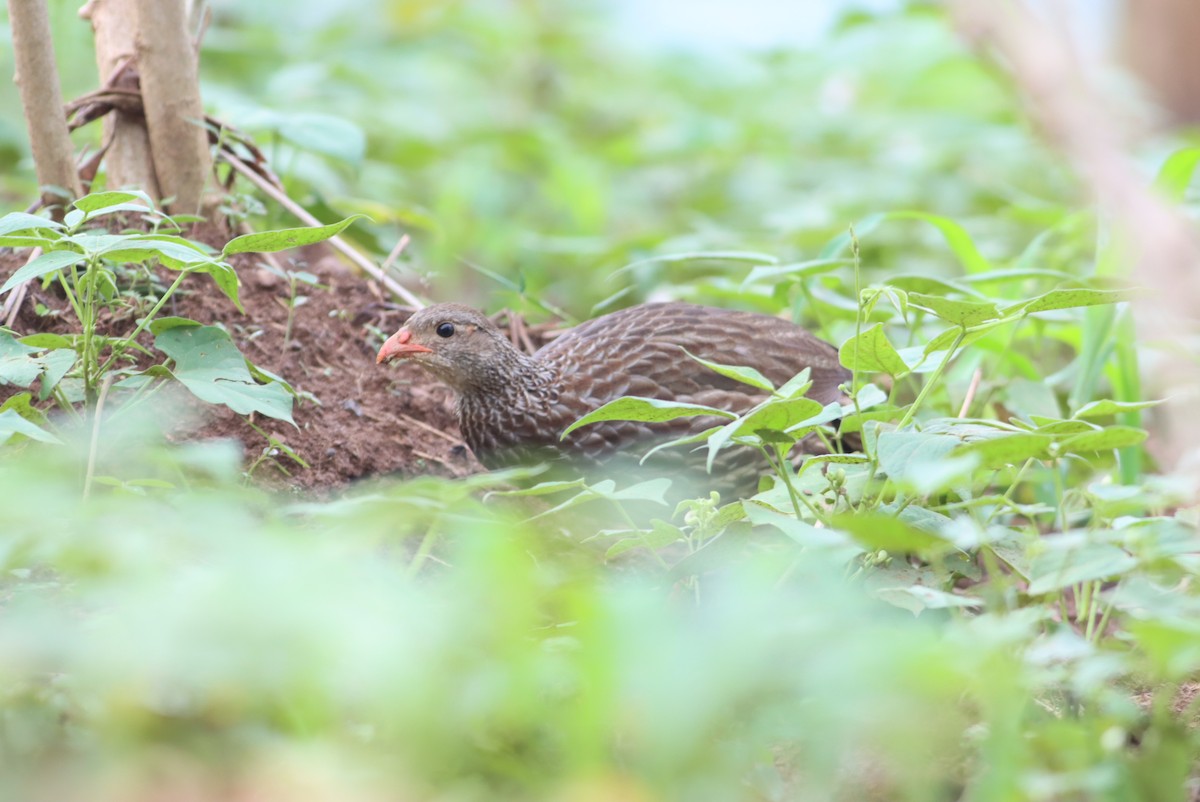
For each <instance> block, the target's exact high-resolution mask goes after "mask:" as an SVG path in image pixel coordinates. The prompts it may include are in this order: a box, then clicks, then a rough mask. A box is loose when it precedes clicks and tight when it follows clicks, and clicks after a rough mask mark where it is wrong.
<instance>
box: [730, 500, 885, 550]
mask: <svg viewBox="0 0 1200 802" xmlns="http://www.w3.org/2000/svg"><path fill="white" fill-rule="evenodd" d="M742 506H743V508H744V509H745V511H746V517H747V518H748V519H749V520H750V523H752V524H754V525H755V526H769V527H772V528H774V529H776V530H778V531H780V532H782V533H783V534H784V535H786V536H787V537H788V538H789V539H791V540H793V541H795V542H796V543H798V544H800V545H801V546H806V547H817V548H834V549H839V550H845V555H844V556H845V557H846V558H847V559H848V558H849V557H853V556H854V555H855V554H861V553H862V551H863V549H862V547H861V546H859V545H858V544H857V543H855V542H853V541H852V540H851V539H850V538H849V537H847V536H846V535H845V534H844V533H842V532H839V531H838V530H836V529H829V528H826V527H816V526H813V525H812V524H810V523H807V522H805V521H801V520H799V519H797V518H796V517H795V516H794V515H786V514H784V513H782V512H777V511H776V510H773V509H771V508H770V507H767V506H765V505H763V504H759V503H758V502H755V501H746V502H743V503H742Z"/></svg>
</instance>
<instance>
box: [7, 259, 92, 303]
mask: <svg viewBox="0 0 1200 802" xmlns="http://www.w3.org/2000/svg"><path fill="white" fill-rule="evenodd" d="M85 259H87V257H86V256H84V255H83V254H81V253H75V252H74V251H49V252H48V253H43V254H42V255H41V256H39V257H38V258H36V259H34V260H33V261H32V262H29V263H28V264H26V265H25V266H24V267H22V268H21V269H20V270H18V271H17V272H15V273H13V274H12V275H11V276H9V277H8V281H6V282H4V286H3V287H0V295H3V294H4V293H6V292H8V291H9V290H11V289H12V288H13V287H17V286H19V285H21V284H23V283H25V282H26V281H29V280H31V279H35V278H41V277H42V276H45V275H49V274H50V273H53V272H55V271H56V270H62V269H63V268H64V267H70V266H71V265H77V264H79V263H80V262H82V261H84V260H85Z"/></svg>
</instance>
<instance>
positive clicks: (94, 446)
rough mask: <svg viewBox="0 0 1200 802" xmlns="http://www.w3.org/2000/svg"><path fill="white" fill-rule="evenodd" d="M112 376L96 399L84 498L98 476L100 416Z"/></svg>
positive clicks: (104, 382) (84, 480)
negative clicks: (97, 456) (94, 478)
mask: <svg viewBox="0 0 1200 802" xmlns="http://www.w3.org/2000/svg"><path fill="white" fill-rule="evenodd" d="M112 378H113V377H112V374H108V375H106V376H105V377H104V380H103V382H101V384H100V395H99V397H98V398H97V399H96V408H95V410H93V411H92V439H91V442H90V443H89V445H88V461H87V473H86V474H84V477H83V497H84V498H87V497H88V494H90V493H91V492H92V478H93V477H94V476H95V474H96V452H97V451H98V450H99V443H100V415H101V413H102V412H103V411H104V399H106V398H107V397H108V388H109V386H110V385H111V384H112Z"/></svg>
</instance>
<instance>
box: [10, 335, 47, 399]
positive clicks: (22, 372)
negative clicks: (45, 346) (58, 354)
mask: <svg viewBox="0 0 1200 802" xmlns="http://www.w3.org/2000/svg"><path fill="white" fill-rule="evenodd" d="M37 351H38V349H37V348H33V347H31V346H28V345H24V344H23V343H20V342H17V340H16V338H14V337H13V336H12V335H11V334H9V333H8V332H6V331H0V386H3V385H5V384H13V385H16V386H17V387H28V386H29V385H31V384H33V383H34V382H35V381H36V380H37V377H38V376H40V375H41V373H42V363H41V362H40V361H39V360H38V358H37V357H35V356H33V354H35V353H37Z"/></svg>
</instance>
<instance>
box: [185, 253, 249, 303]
mask: <svg viewBox="0 0 1200 802" xmlns="http://www.w3.org/2000/svg"><path fill="white" fill-rule="evenodd" d="M194 272H196V273H207V274H208V275H209V277H211V278H212V280H213V284H216V285H217V289H219V290H220V291H221V292H223V293H225V297H226V298H228V299H229V300H231V301H233V305H234V306H236V307H237V309H238V311H239V312H241V313H242V314H245V313H246V310H245V308H244V307H243V306H242V301H241V299H240V298H238V277H237V273H236V272H235V271H234V269H233V268H232V267H230V266H229V265H227V264H225V263H224V262H210V263H209V264H206V265H203V266H201V267H197V268H194Z"/></svg>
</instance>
